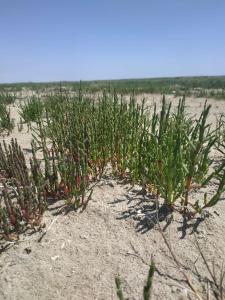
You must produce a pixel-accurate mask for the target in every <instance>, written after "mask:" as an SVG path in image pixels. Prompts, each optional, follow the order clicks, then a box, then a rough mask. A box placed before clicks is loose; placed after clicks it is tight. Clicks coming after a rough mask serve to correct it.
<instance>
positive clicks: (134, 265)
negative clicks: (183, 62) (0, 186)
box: [0, 95, 225, 300]
mask: <svg viewBox="0 0 225 300" xmlns="http://www.w3.org/2000/svg"><path fill="white" fill-rule="evenodd" d="M144 96H145V97H146V99H147V104H148V105H151V104H153V103H154V102H159V101H160V96H158V95H144ZM168 99H171V100H172V101H173V103H174V104H175V105H176V104H177V99H174V98H173V97H172V96H169V97H168ZM208 103H209V104H211V105H212V110H211V115H210V121H211V122H214V123H215V122H216V117H218V116H219V115H220V114H221V113H223V112H225V102H222V101H216V100H213V99H210V100H209V101H208ZM203 105H204V99H200V98H198V99H191V98H187V106H188V111H189V112H190V114H199V113H200V109H201V108H202V107H203ZM11 112H12V116H13V117H14V118H15V122H18V112H17V109H16V107H11ZM12 137H16V138H17V139H18V141H19V143H20V145H21V146H22V148H23V149H24V152H25V154H26V155H27V157H28V152H29V151H27V150H28V149H29V148H30V139H31V133H27V131H26V129H25V128H24V131H23V132H18V130H17V127H16V128H15V130H14V132H13V133H12V134H11V135H10V136H9V137H6V140H8V141H9V140H10V138H12ZM215 155H216V153H215ZM130 188H131V187H130V185H128V184H121V183H120V182H116V181H115V180H113V179H111V178H105V179H103V180H102V181H101V182H100V183H99V184H98V185H97V186H96V187H95V189H94V193H93V197H92V200H91V201H90V202H89V205H88V206H87V209H86V210H85V211H84V212H83V213H77V212H74V211H71V212H69V213H68V214H64V213H58V211H59V207H60V205H62V204H63V203H60V202H59V203H56V204H54V205H51V206H50V207H49V210H48V211H47V212H46V213H45V214H44V217H43V223H45V224H46V228H47V229H48V231H47V233H46V235H45V236H44V237H43V239H42V240H41V242H39V241H38V240H39V238H40V236H41V235H42V233H41V232H36V233H33V234H29V232H27V233H26V234H25V235H23V236H21V237H20V240H19V242H17V243H11V244H10V243H8V244H7V245H8V248H7V249H6V250H4V251H1V249H0V299H7V300H9V299H10V300H11V299H12V300H14V299H27V300H28V299H96V300H97V299H98V300H100V299H102V300H103V299H117V296H116V288H115V280H114V279H115V276H116V275H118V274H119V275H120V277H121V280H122V285H123V288H124V294H125V296H126V297H129V299H130V300H131V299H135V300H137V299H142V290H143V286H144V284H145V281H146V277H147V273H148V269H149V267H148V264H149V262H150V261H151V257H152V256H153V257H154V261H155V264H156V272H155V277H154V283H153V293H152V299H168V300H170V299H171V300H172V299H175V300H176V299H197V298H196V296H194V295H193V294H192V293H191V292H190V290H189V288H188V286H187V284H186V282H185V280H184V277H183V275H182V273H181V272H180V271H179V269H178V268H177V267H176V265H175V263H174V261H173V259H171V255H170V253H169V251H168V248H167V246H166V244H165V242H164V240H163V237H162V234H161V232H160V230H159V228H158V226H152V222H150V221H149V220H150V219H151V220H152V221H154V217H155V211H154V209H153V200H152V199H150V198H149V197H143V196H140V195H138V193H137V192H138V191H139V190H140V187H138V186H136V187H134V188H133V189H130ZM213 190H215V186H213V185H211V186H210V187H209V188H208V192H209V193H211V192H212V191H213ZM224 196H225V195H224ZM195 197H203V193H201V192H200V193H199V194H198V195H195ZM159 217H160V220H161V222H160V226H161V228H162V229H163V230H164V231H163V232H164V235H165V236H166V238H167V240H168V241H169V242H170V244H171V247H172V249H173V251H174V253H175V255H176V257H177V259H178V260H179V261H180V262H181V263H182V264H183V266H184V271H185V273H186V274H187V275H188V276H190V278H191V280H192V281H193V283H194V285H195V286H196V289H197V290H198V292H199V293H201V292H202V291H204V289H205V288H206V286H207V279H211V278H210V275H209V273H208V271H207V270H206V267H205V265H204V263H203V261H202V259H201V257H200V255H199V251H198V249H197V246H196V241H195V239H196V238H197V239H198V241H199V244H200V246H201V247H202V250H203V253H204V255H205V256H206V259H207V261H208V262H209V264H211V263H212V262H213V260H214V258H215V268H216V270H219V268H220V267H221V266H222V263H223V261H224V257H225V239H224V226H225V202H224V201H220V202H219V203H218V204H217V205H216V206H215V207H214V208H212V209H210V210H208V216H206V217H205V218H203V217H201V216H197V217H196V219H193V220H191V221H187V220H185V219H183V218H182V217H181V216H180V215H179V214H178V213H174V214H173V218H172V219H171V218H170V216H167V215H166V213H165V212H163V211H162V212H160V216H159ZM49 226H50V227H49ZM217 274H219V272H217ZM188 297H189V298H188ZM211 299H214V298H213V295H212V298H211Z"/></svg>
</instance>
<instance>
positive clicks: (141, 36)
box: [0, 0, 225, 82]
mask: <svg viewBox="0 0 225 300" xmlns="http://www.w3.org/2000/svg"><path fill="white" fill-rule="evenodd" d="M223 74H225V0H139V1H138V0H77V1H76V0H0V82H19V81H59V80H80V79H81V80H92V79H119V78H143V77H162V76H182V75H184V76H185V75H223Z"/></svg>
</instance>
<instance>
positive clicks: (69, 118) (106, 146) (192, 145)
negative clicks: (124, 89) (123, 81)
mask: <svg viewBox="0 0 225 300" xmlns="http://www.w3.org/2000/svg"><path fill="white" fill-rule="evenodd" d="M209 112H210V106H209V105H207V103H205V106H204V108H203V110H202V113H201V115H200V116H199V118H191V117H190V116H188V115H187V112H186V108H185V98H184V97H183V98H182V99H180V101H179V105H178V107H177V109H176V110H175V111H172V107H171V103H166V99H165V97H163V101H162V106H161V110H160V112H159V113H157V108H156V106H155V107H154V110H153V111H152V112H150V114H148V113H149V112H148V111H146V108H145V103H144V101H142V103H141V104H137V103H136V101H135V98H134V97H133V96H132V97H131V98H130V101H125V100H124V99H123V97H122V96H118V95H117V93H115V92H114V93H112V94H111V93H107V92H103V94H102V95H99V97H98V99H97V100H93V99H92V98H91V97H90V95H89V96H85V95H83V92H82V90H81V88H80V89H79V90H78V93H77V94H75V95H74V96H70V95H69V94H68V93H64V92H62V91H60V92H59V93H56V94H54V95H51V96H50V97H48V98H47V99H46V101H41V100H37V99H32V100H31V101H28V102H27V103H26V105H25V106H23V108H22V111H21V116H22V117H23V119H24V121H25V122H27V123H29V124H32V126H31V127H32V133H33V138H34V140H35V143H36V148H37V149H41V150H42V152H43V157H44V164H45V174H44V179H45V181H47V182H48V187H47V188H46V190H47V192H48V193H49V194H51V195H53V196H54V197H55V198H57V197H58V195H61V194H62V190H64V194H65V197H67V198H68V199H70V200H71V201H72V202H74V203H76V205H75V206H76V207H77V206H79V205H80V204H82V203H84V202H85V191H86V190H87V189H88V187H89V185H90V183H91V182H92V181H95V180H97V179H99V178H100V177H101V176H102V174H103V172H104V170H105V168H106V167H107V166H110V167H111V173H112V174H113V175H114V176H117V177H120V178H125V179H128V180H130V181H131V182H132V183H139V184H142V185H143V187H144V188H147V189H149V191H150V192H152V193H154V194H156V195H157V196H161V197H162V198H164V199H165V204H166V205H167V206H169V207H170V208H171V209H174V208H175V207H176V206H177V204H178V202H181V205H180V206H179V209H180V210H181V211H183V212H185V211H187V209H188V207H191V208H193V209H194V213H195V212H201V211H202V209H203V208H206V207H209V206H212V205H214V204H216V203H217V201H219V199H220V196H221V193H222V192H223V191H224V185H225V184H224V176H225V174H224V173H223V169H224V165H225V162H224V161H222V162H221V165H220V166H219V167H218V168H216V169H215V170H214V171H213V172H212V173H211V174H210V173H209V170H210V167H211V166H212V165H213V163H214V160H213V158H211V156H210V153H211V151H212V149H213V148H214V147H215V146H216V144H217V141H218V136H219V135H220V134H219V130H220V126H218V127H217V128H216V129H214V130H213V129H211V126H210V124H208V116H209ZM214 179H216V180H218V183H219V184H218V190H217V192H216V193H215V195H214V196H213V197H212V198H211V199H209V200H208V199H207V195H205V197H204V199H201V200H199V201H196V202H195V203H192V201H191V200H192V199H190V194H191V193H192V192H193V190H196V189H198V188H201V187H203V186H205V185H206V184H208V183H209V181H210V180H214ZM72 199H73V200H72Z"/></svg>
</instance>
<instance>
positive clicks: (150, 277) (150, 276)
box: [115, 260, 155, 300]
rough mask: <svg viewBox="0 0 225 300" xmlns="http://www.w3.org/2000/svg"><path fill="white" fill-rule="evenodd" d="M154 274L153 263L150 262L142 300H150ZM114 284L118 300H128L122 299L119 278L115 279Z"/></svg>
mask: <svg viewBox="0 0 225 300" xmlns="http://www.w3.org/2000/svg"><path fill="white" fill-rule="evenodd" d="M154 272H155V263H154V261H153V260H152V261H151V264H150V268H149V271H148V277H147V282H146V285H145V286H144V288H143V299H144V300H149V299H151V293H152V285H153V278H154ZM115 282H116V289H117V292H116V293H117V297H118V299H119V300H125V299H128V298H125V297H124V294H123V290H122V287H121V280H120V278H119V277H116V278H115Z"/></svg>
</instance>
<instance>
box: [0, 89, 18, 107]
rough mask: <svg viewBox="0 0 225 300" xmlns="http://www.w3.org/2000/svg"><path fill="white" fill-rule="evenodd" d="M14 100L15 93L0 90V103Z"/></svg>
mask: <svg viewBox="0 0 225 300" xmlns="http://www.w3.org/2000/svg"><path fill="white" fill-rule="evenodd" d="M15 100H16V97H15V95H13V94H12V93H7V92H0V103H1V104H6V105H8V104H13V103H14V102H15Z"/></svg>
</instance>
